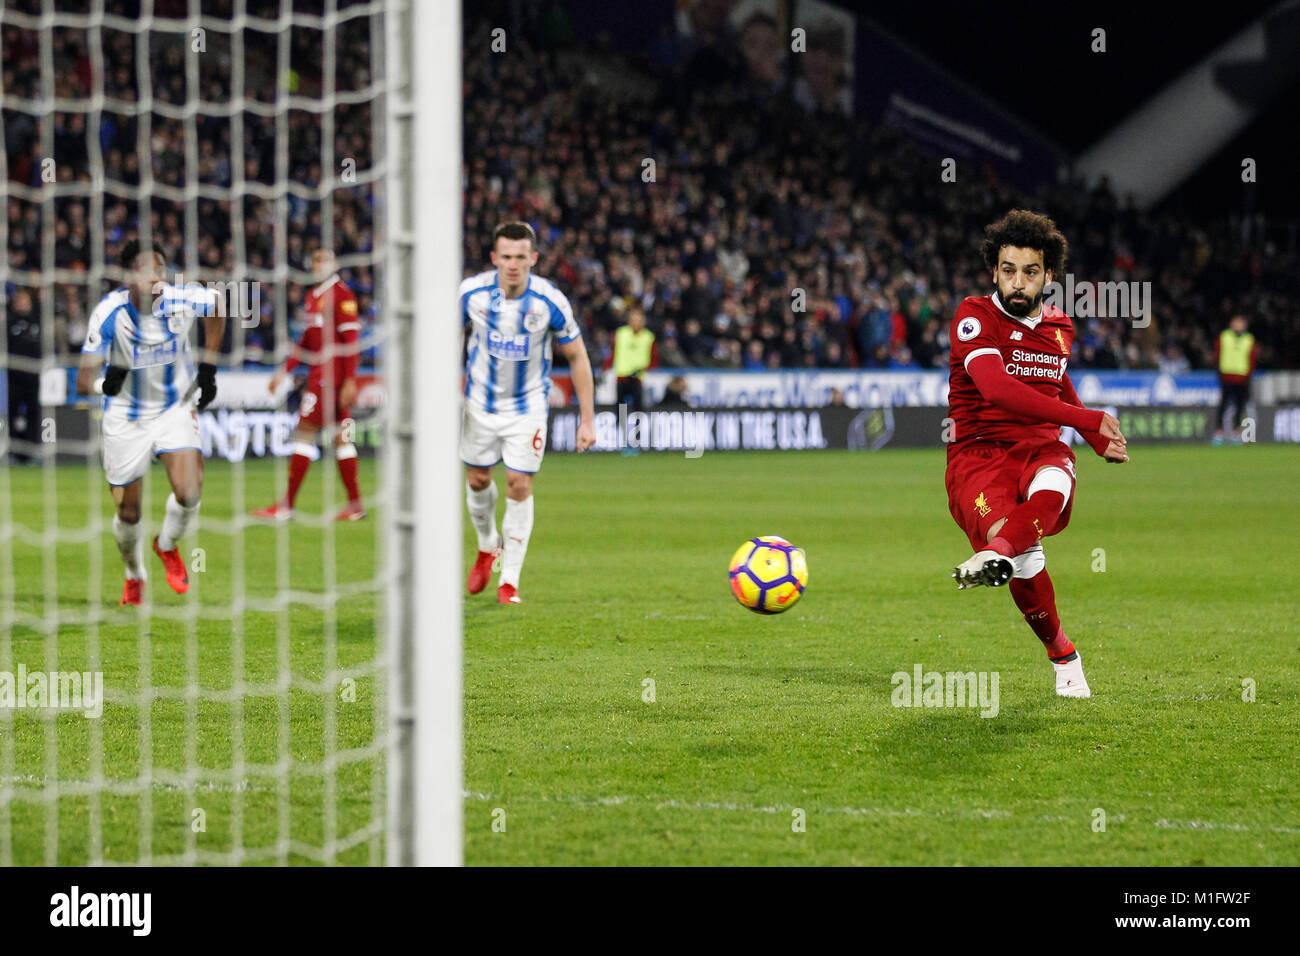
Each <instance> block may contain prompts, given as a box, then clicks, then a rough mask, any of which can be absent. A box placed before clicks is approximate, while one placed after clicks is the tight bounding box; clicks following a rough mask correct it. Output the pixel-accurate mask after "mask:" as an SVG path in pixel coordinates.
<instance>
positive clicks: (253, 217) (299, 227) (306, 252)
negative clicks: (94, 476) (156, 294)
mask: <svg viewBox="0 0 1300 956" xmlns="http://www.w3.org/2000/svg"><path fill="white" fill-rule="evenodd" d="M231 6H232V4H231V3H229V2H228V0H226V2H224V3H222V2H217V3H213V4H208V5H205V12H206V13H210V14H212V15H215V16H222V15H223V14H224V15H226V16H228V15H229V13H230V8H231ZM279 10H280V4H279V3H278V2H276V0H251V2H249V3H248V4H247V12H248V13H249V14H250V15H253V16H263V17H268V18H271V19H274V18H275V17H276V16H278V14H279ZM37 12H39V9H38V10H37ZM109 12H113V11H112V10H111V9H110V11H109ZM119 12H120V11H119ZM154 14H155V15H156V16H158V17H178V18H182V19H183V18H184V17H186V16H187V15H188V11H187V5H186V4H185V3H184V2H179V3H178V2H176V0H161V2H158V3H156V4H155V5H154ZM368 29H369V19H368V18H367V17H364V16H362V17H360V18H358V19H355V20H350V21H346V22H344V23H343V24H342V25H340V27H339V30H338V32H337V34H336V37H337V40H336V44H335V49H336V53H335V55H336V64H335V65H336V69H335V74H334V84H333V86H334V89H335V90H336V91H339V92H347V91H356V90H362V89H365V88H366V87H367V86H369V85H370V84H371V83H372V78H371V75H370V74H371V63H370V46H369V40H368ZM321 36H322V34H321V32H320V31H318V30H308V29H295V30H294V31H293V32H292V36H291V44H290V61H289V64H290V69H289V71H288V72H287V73H286V74H285V75H281V76H277V74H276V64H277V40H276V34H274V33H271V32H259V31H255V30H246V31H244V33H243V36H242V44H243V47H244V64H243V66H244V69H243V71H242V72H243V84H244V95H245V96H246V97H248V98H249V99H250V100H253V101H256V102H258V103H260V104H264V105H270V104H274V103H275V102H276V100H277V97H278V96H282V95H284V94H285V93H289V94H291V95H296V96H301V97H307V98H315V99H319V98H320V97H321V96H322V94H323V93H324V92H325V89H326V82H325V79H326V78H325V77H324V76H323V70H322V66H321V62H322V55H321V54H322V49H321ZM101 37H102V49H103V62H104V94H105V96H106V97H107V98H108V99H109V100H121V101H136V100H138V98H139V96H140V93H141V90H140V89H139V85H138V81H139V73H138V71H137V69H136V63H137V57H136V48H135V38H134V36H133V35H131V34H128V33H125V32H122V31H117V30H111V29H105V30H104V31H102V33H101ZM191 40H192V38H191V37H190V35H189V34H188V33H175V32H172V33H161V32H157V33H154V34H153V35H152V38H151V46H150V60H149V76H150V77H151V80H152V89H151V90H150V92H151V94H152V96H153V98H154V99H155V100H157V101H161V102H162V103H166V104H169V105H171V106H183V105H185V103H186V102H187V94H188V97H189V98H193V96H194V95H195V94H201V97H202V100H203V102H204V103H205V104H209V105H210V107H211V108H210V109H209V110H200V111H199V112H198V114H197V115H196V117H195V120H194V127H195V130H194V132H195V141H196V145H197V151H196V152H197V155H196V157H195V159H196V162H195V170H194V171H195V176H196V179H197V182H198V183H199V184H201V185H203V186H216V187H222V188H225V189H231V188H232V187H233V186H235V184H236V175H237V173H239V172H242V175H243V180H244V182H245V183H248V184H252V185H254V186H258V185H260V186H262V187H272V186H275V185H276V183H277V178H278V177H285V176H287V178H288V179H289V180H291V181H292V182H293V183H295V184H297V185H298V186H299V187H303V188H305V189H306V190H309V191H315V190H318V189H319V188H320V186H321V183H322V181H323V172H322V160H323V157H322V143H321V139H322V124H321V121H320V118H319V117H318V115H317V114H315V113H314V112H309V111H307V110H301V109H294V110H290V111H288V112H287V113H286V115H285V117H284V125H283V128H282V129H280V130H277V123H276V118H275V117H274V116H261V115H258V114H257V113H256V112H254V111H252V110H243V111H241V114H240V118H241V122H242V126H243V136H242V148H235V149H232V122H231V119H230V118H229V117H227V116H224V115H222V114H223V113H224V112H225V110H226V104H228V103H230V101H231V97H232V94H233V92H234V91H233V89H232V80H233V76H234V73H233V71H232V69H231V65H232V58H233V51H234V48H233V44H232V42H231V36H230V34H229V33H220V32H217V31H209V32H208V35H207V36H206V38H205V46H206V49H205V50H204V51H203V52H202V53H201V54H200V55H199V56H198V65H199V82H198V87H199V88H198V90H197V91H190V90H187V83H186V64H187V57H188V56H189V55H190V54H191V53H192V50H191ZM0 41H2V43H3V56H0V64H2V66H3V76H2V77H0V79H2V81H3V88H4V90H5V95H6V97H10V98H16V99H22V98H25V99H27V100H28V101H29V102H31V103H38V102H40V100H41V70H40V56H41V49H40V40H39V34H38V32H37V31H35V30H25V29H21V28H19V27H18V26H16V25H14V24H12V23H7V24H5V26H4V27H3V33H2V36H0ZM50 46H51V54H52V64H53V76H54V80H55V94H56V96H57V97H59V98H63V99H74V98H75V99H78V100H82V101H86V100H88V99H89V97H90V95H91V82H92V75H93V62H92V51H91V48H90V45H89V37H88V34H87V33H86V31H84V30H77V29H71V28H66V29H59V28H56V29H54V30H52V31H51V38H50ZM333 115H334V136H333V143H332V148H333V151H332V153H331V154H330V155H331V156H332V157H333V162H335V163H337V164H338V165H339V168H338V169H336V170H334V174H335V175H336V176H339V175H341V174H342V173H344V172H345V171H346V170H348V169H352V170H367V169H369V168H370V166H371V144H372V142H373V140H374V135H373V130H372V128H371V117H370V109H369V105H368V104H366V103H362V104H360V105H346V104H341V105H338V106H336V108H335V109H334V114H333ZM52 121H53V130H52V146H53V158H54V161H55V162H54V166H53V169H54V174H55V176H56V177H57V181H58V182H59V183H61V184H65V183H66V184H79V183H89V182H90V181H91V177H92V174H93V170H92V168H91V156H92V151H91V150H90V148H89V143H88V135H87V114H85V113H83V112H63V111H55V112H54V113H53V114H52ZM148 122H149V127H148V130H147V136H148V142H147V143H141V138H142V136H143V135H145V131H144V130H143V128H142V127H143V123H144V118H143V117H137V116H131V115H128V114H126V113H123V112H119V111H116V110H114V109H113V108H112V105H111V104H110V105H109V106H108V107H106V108H105V110H104V113H103V118H102V121H101V124H100V129H99V136H98V140H99V145H100V149H101V151H102V157H103V174H104V179H105V182H106V183H107V188H106V190H105V192H104V195H103V224H104V228H103V232H102V240H103V247H104V252H103V255H104V264H106V265H108V266H110V267H112V266H115V265H116V262H117V253H118V250H119V249H120V248H121V247H122V246H123V245H124V244H125V243H126V242H128V241H130V240H131V239H134V238H138V237H139V226H140V223H139V216H140V212H139V210H140V204H139V203H137V201H136V200H135V199H134V198H132V197H131V196H130V195H129V194H128V193H127V192H126V190H125V189H123V188H121V187H137V186H140V185H141V184H144V185H145V186H146V187H148V186H150V185H151V184H153V185H154V186H155V187H156V186H158V185H161V186H163V187H173V188H175V189H182V188H184V187H185V185H186V175H187V169H186V150H185V138H186V129H185V123H184V121H183V120H181V119H173V118H170V117H167V116H165V115H163V114H162V113H160V112H158V111H155V112H153V113H152V115H151V116H150V117H149V119H148ZM3 123H4V129H3V133H4V149H5V159H6V162H7V166H8V173H9V178H10V180H11V181H13V182H16V183H21V184H24V185H26V186H28V187H31V188H33V189H39V188H41V187H42V185H43V182H44V180H43V175H45V170H46V166H45V164H44V163H43V160H44V159H45V158H46V153H47V147H46V145H45V144H44V143H43V141H42V132H43V131H42V129H41V127H40V125H39V122H38V119H37V116H36V115H34V113H33V111H31V110H24V109H17V108H15V107H14V106H13V105H12V104H11V105H8V106H6V108H5V110H4V113H3ZM277 143H283V144H284V146H285V147H286V150H285V154H286V156H287V163H286V165H285V168H284V169H283V170H277V166H276V160H277V149H276V147H277ZM146 156H147V159H144V157H146ZM142 159H144V162H145V163H146V165H147V169H146V170H143V171H142V167H141V163H142ZM345 161H350V165H348V166H345V165H344V163H345ZM236 164H240V165H241V166H242V170H237V169H236ZM115 187H117V188H115ZM315 195H319V193H315ZM330 202H331V203H332V213H333V215H332V221H333V234H332V237H328V236H326V235H325V234H324V230H323V228H322V215H323V203H322V202H321V201H320V200H319V199H317V198H304V197H303V196H301V195H293V194H289V195H287V196H286V197H285V199H284V202H283V205H281V204H279V203H277V202H276V201H275V200H273V199H269V198H261V197H258V196H254V195H246V196H245V198H244V199H243V201H242V203H234V204H232V202H230V201H226V200H218V199H211V198H198V199H196V200H195V201H194V207H193V210H194V221H193V223H192V227H193V228H192V232H191V233H190V236H189V238H193V239H195V240H196V241H195V242H193V243H190V242H187V232H186V225H187V222H186V209H185V203H184V202H183V201H180V200H177V199H173V198H170V197H166V196H160V195H157V194H156V193H155V194H153V195H151V196H150V198H149V200H148V203H149V207H148V208H149V210H150V228H151V233H152V238H153V239H154V240H155V241H156V242H158V243H160V244H161V245H162V246H163V248H164V249H165V250H166V252H167V254H168V262H169V265H170V266H171V267H173V268H175V269H176V270H178V271H179V272H181V273H182V274H183V275H184V277H185V278H186V280H187V281H188V280H191V279H194V280H199V281H213V282H222V281H245V280H253V279H257V278H258V277H259V276H261V275H266V274H271V273H273V272H274V271H275V270H284V269H285V268H287V269H289V270H294V271H297V272H299V273H309V264H308V260H309V258H310V255H311V252H312V250H313V249H315V248H316V247H318V246H319V245H320V244H321V243H322V242H323V241H326V240H329V241H330V242H331V244H332V245H333V246H334V247H335V249H336V251H337V252H338V254H339V255H340V256H348V255H356V256H360V257H361V258H365V257H367V256H369V255H370V254H371V253H372V252H373V249H374V241H375V240H374V194H373V189H372V187H371V186H369V185H368V184H365V183H364V182H360V183H358V184H356V185H351V184H349V185H344V186H342V187H341V188H336V189H334V190H333V191H332V194H331V197H330ZM7 206H8V208H7V210H6V212H7V216H8V231H7V250H6V252H7V255H8V257H9V267H10V281H9V283H8V288H7V290H6V292H7V293H8V301H9V318H10V320H11V328H10V333H11V334H10V342H9V346H10V349H11V351H15V352H17V353H19V354H27V355H36V354H39V351H40V350H41V349H42V347H43V345H44V341H43V340H44V336H43V334H42V331H41V317H42V314H43V313H42V310H41V303H40V294H41V293H40V281H39V278H40V270H41V269H42V265H43V259H42V256H43V246H44V243H43V235H44V233H43V228H42V216H43V212H42V207H41V204H40V203H39V202H38V201H31V200H28V199H24V198H22V197H19V196H16V195H14V194H13V192H12V191H10V195H9V199H8V203H7ZM53 207H54V242H53V251H52V255H53V265H54V266H55V268H57V269H60V270H67V271H68V272H72V273H81V274H84V273H86V272H88V271H89V270H90V268H91V258H92V255H93V253H94V244H93V242H92V230H93V228H94V223H93V215H92V205H91V202H90V200H89V199H88V198H87V197H84V196H81V197H77V196H69V195H66V193H65V194H63V195H60V196H59V197H58V198H56V199H55V200H54V202H53ZM241 211H242V230H241V229H240V222H239V219H238V216H237V215H236V214H237V213H239V212H241ZM281 226H283V229H282V230H281V228H280V227H281ZM237 232H240V233H242V234H241V235H236V233H237ZM241 245H242V248H240V246H241ZM241 257H242V261H243V262H244V263H246V264H247V266H248V267H249V269H248V270H245V271H244V274H240V270H239V269H237V267H236V261H237V259H239V258H241ZM255 270H264V271H263V272H258V271H255ZM74 278H79V277H74ZM301 278H302V280H303V282H302V283H298V282H289V283H276V282H267V281H264V280H263V281H261V282H260V289H259V296H258V298H259V300H260V306H261V308H260V314H259V315H258V316H256V321H255V322H253V321H250V322H249V323H247V324H246V323H244V322H239V323H229V324H228V325H227V338H228V341H227V343H226V347H227V349H230V348H231V347H232V345H233V344H234V343H233V341H232V339H233V336H234V335H236V334H238V335H241V336H242V337H243V345H244V348H245V351H244V357H245V359H247V360H248V361H251V362H265V363H267V364H270V363H273V362H274V361H275V358H276V355H275V352H276V348H277V341H276V337H277V327H276V322H275V314H276V311H277V309H278V308H283V309H284V311H285V312H286V313H287V318H288V319H289V320H290V321H289V325H288V326H287V334H288V335H289V336H294V335H296V331H297V327H296V315H297V312H298V307H299V306H300V304H301V302H302V298H303V296H304V295H305V293H306V291H307V290H308V289H309V288H310V283H309V281H308V276H306V275H304V276H302V277H301ZM345 278H346V279H347V281H348V283H349V285H350V286H351V287H352V289H353V290H354V291H355V292H356V293H357V295H358V299H359V305H360V308H361V310H362V313H363V315H364V314H368V313H369V312H370V311H371V310H372V309H373V303H374V296H373V282H374V278H373V270H372V268H371V267H370V265H369V264H366V263H364V262H362V263H360V264H358V265H356V266H355V267H353V268H350V269H349V270H348V271H347V272H346V274H345ZM120 281H121V274H120V273H116V274H115V276H114V278H113V280H111V281H110V280H108V279H106V280H105V283H104V284H103V286H102V287H101V288H95V289H92V288H90V287H89V286H90V283H89V282H88V281H85V280H82V281H66V282H63V281H59V282H56V283H54V285H53V296H52V298H53V318H54V335H53V342H54V348H55V349H56V351H57V352H58V354H60V355H71V354H72V353H75V352H78V351H79V350H80V348H81V344H82V341H83V339H84V337H85V333H86V321H87V319H88V317H89V311H90V309H92V308H93V307H94V305H95V303H96V302H97V301H98V299H99V297H100V296H101V295H102V294H103V293H104V292H105V291H107V289H108V288H111V286H112V285H114V284H118V283H119V282H120ZM268 287H269V288H268ZM24 290H26V291H30V293H31V294H30V295H19V294H18V293H19V292H20V291H24ZM280 290H283V292H282V294H283V296H284V298H283V301H277V293H279V292H280ZM20 325H21V327H22V328H23V329H24V330H25V331H24V333H23V335H22V336H15V334H14V329H16V328H18V327H19V326H20ZM16 338H17V339H18V340H17V341H15V339H16ZM279 346H280V348H281V350H283V349H284V348H287V343H279Z"/></svg>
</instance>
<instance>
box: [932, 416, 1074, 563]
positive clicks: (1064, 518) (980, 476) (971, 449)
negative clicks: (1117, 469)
mask: <svg viewBox="0 0 1300 956" xmlns="http://www.w3.org/2000/svg"><path fill="white" fill-rule="evenodd" d="M1045 465H1056V466H1057V467H1058V468H1061V469H1063V470H1064V471H1065V473H1066V474H1068V475H1069V476H1070V496H1069V498H1068V499H1066V502H1065V510H1064V511H1062V512H1061V517H1060V519H1059V520H1058V521H1057V522H1056V525H1055V526H1054V527H1053V528H1052V529H1051V530H1050V531H1048V532H1047V533H1048V534H1057V533H1058V532H1060V531H1063V530H1064V529H1065V526H1066V525H1068V524H1069V523H1070V510H1071V509H1072V508H1073V507H1074V484H1075V482H1074V452H1072V451H1071V450H1070V446H1069V445H1067V444H1065V443H1064V442H1060V441H1057V440H1056V439H1051V438H1049V439H1047V440H1044V439H1041V438H1031V439H1028V440H1026V441H1020V442H977V443H973V444H970V445H966V446H964V447H961V448H957V447H950V448H949V449H948V471H947V474H946V475H945V476H944V482H945V484H946V485H947V486H948V510H949V511H951V512H952V517H953V520H954V521H956V522H957V525H958V526H959V527H960V528H961V530H962V531H965V532H966V537H967V538H969V539H970V543H971V547H972V548H974V549H975V550H976V551H978V550H979V549H980V548H982V547H984V546H985V545H986V544H988V534H989V528H991V527H992V526H993V525H995V524H996V523H997V522H998V521H1000V520H1002V519H1003V518H1005V517H1007V515H1009V514H1011V510H1012V509H1013V508H1015V506H1016V505H1018V504H1020V503H1021V502H1023V501H1024V500H1025V498H1026V497H1027V496H1026V494H1025V493H1026V492H1027V491H1028V490H1029V483H1030V482H1032V481H1033V480H1034V475H1036V474H1037V473H1038V469H1040V468H1042V467H1043V466H1045Z"/></svg>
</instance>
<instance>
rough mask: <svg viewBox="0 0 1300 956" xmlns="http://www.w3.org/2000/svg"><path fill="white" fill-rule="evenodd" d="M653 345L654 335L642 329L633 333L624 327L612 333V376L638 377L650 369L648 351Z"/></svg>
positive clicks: (627, 327) (630, 328)
mask: <svg viewBox="0 0 1300 956" xmlns="http://www.w3.org/2000/svg"><path fill="white" fill-rule="evenodd" d="M654 344H655V334H654V333H653V332H651V331H650V330H649V329H645V328H643V329H642V330H641V331H640V332H633V331H632V326H630V325H624V326H622V327H621V328H620V329H619V330H618V331H617V332H615V333H614V374H615V375H617V376H618V377H619V378H627V377H628V376H629V375H640V374H641V373H642V372H644V371H645V370H646V369H647V368H649V367H650V350H651V349H652V348H653V347H654Z"/></svg>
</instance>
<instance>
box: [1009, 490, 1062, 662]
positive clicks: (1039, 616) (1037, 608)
mask: <svg viewBox="0 0 1300 956" xmlns="http://www.w3.org/2000/svg"><path fill="white" fill-rule="evenodd" d="M1040 494H1041V492H1040ZM1034 497H1035V498H1037V497H1038V495H1034ZM1057 497H1060V496H1059V495H1058V496H1057ZM1010 523H1011V522H1010V521H1009V520H1008V521H1007V524H1010ZM1004 527H1005V526H1004ZM1010 588H1011V598H1012V600H1014V601H1015V602H1016V607H1018V608H1020V611H1021V613H1022V614H1024V615H1025V623H1026V624H1028V625H1029V626H1030V628H1031V629H1032V630H1033V632H1034V634H1035V635H1037V637H1038V639H1039V640H1040V641H1042V642H1043V647H1044V648H1046V649H1047V656H1048V657H1050V658H1051V659H1052V660H1053V661H1059V660H1062V659H1063V658H1068V657H1069V656H1070V655H1072V654H1073V653H1074V645H1073V644H1072V643H1070V639H1069V638H1068V637H1066V636H1065V631H1063V630H1061V618H1060V616H1059V615H1058V614H1057V613H1056V589H1055V588H1054V587H1052V579H1051V578H1050V577H1048V574H1047V570H1046V569H1044V570H1042V571H1039V572H1038V573H1037V574H1035V575H1034V576H1033V577H1032V578H1012V579H1011V584H1010Z"/></svg>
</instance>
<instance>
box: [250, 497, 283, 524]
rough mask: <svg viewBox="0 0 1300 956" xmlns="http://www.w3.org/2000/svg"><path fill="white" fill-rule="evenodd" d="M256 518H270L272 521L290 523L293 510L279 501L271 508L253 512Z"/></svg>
mask: <svg viewBox="0 0 1300 956" xmlns="http://www.w3.org/2000/svg"><path fill="white" fill-rule="evenodd" d="M251 514H252V515H253V517H254V518H268V519H270V520H271V521H288V520H289V519H290V518H292V517H293V509H292V508H290V507H289V506H288V505H286V504H285V503H284V502H282V501H277V502H276V503H275V504H273V505H271V507H269V508H258V509H257V510H256V511H254V512H251Z"/></svg>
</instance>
